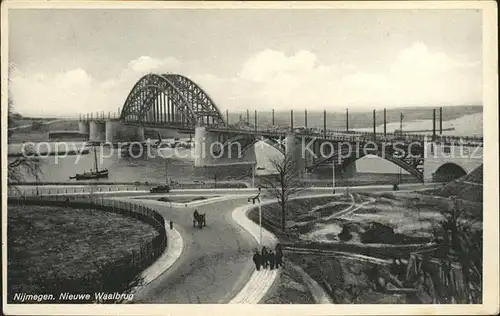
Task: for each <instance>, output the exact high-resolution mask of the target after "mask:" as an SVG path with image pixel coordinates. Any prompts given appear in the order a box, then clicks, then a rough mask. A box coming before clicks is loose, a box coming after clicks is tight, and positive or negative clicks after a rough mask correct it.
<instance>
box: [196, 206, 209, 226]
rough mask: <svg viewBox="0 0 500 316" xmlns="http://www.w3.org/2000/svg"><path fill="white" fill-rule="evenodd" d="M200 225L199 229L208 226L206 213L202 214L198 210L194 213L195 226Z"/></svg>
mask: <svg viewBox="0 0 500 316" xmlns="http://www.w3.org/2000/svg"><path fill="white" fill-rule="evenodd" d="M196 226H198V228H199V229H202V228H203V227H205V226H207V221H206V215H205V213H203V214H200V213H198V211H197V210H195V211H194V213H193V227H196Z"/></svg>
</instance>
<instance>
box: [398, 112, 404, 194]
mask: <svg viewBox="0 0 500 316" xmlns="http://www.w3.org/2000/svg"><path fill="white" fill-rule="evenodd" d="M399 131H400V133H401V138H403V112H401V116H400V117H399ZM401 177H402V176H401V167H399V180H398V184H401Z"/></svg>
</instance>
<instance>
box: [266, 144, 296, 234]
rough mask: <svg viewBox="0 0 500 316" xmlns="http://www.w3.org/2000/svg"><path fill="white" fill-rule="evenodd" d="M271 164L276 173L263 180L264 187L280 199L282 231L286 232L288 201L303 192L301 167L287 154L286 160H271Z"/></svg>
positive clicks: (291, 155)
mask: <svg viewBox="0 0 500 316" xmlns="http://www.w3.org/2000/svg"><path fill="white" fill-rule="evenodd" d="M270 163H271V165H272V166H273V168H274V169H275V170H276V173H275V174H272V175H270V176H267V177H264V178H262V186H263V187H264V189H266V190H267V191H268V192H269V194H271V195H272V196H273V197H275V198H277V199H278V203H279V204H280V206H281V230H282V231H283V232H284V231H285V226H286V225H285V223H286V212H287V204H288V200H289V199H290V197H291V196H292V195H294V194H297V193H298V192H300V191H301V190H303V183H302V182H301V181H300V179H299V177H300V170H299V165H298V163H297V161H296V159H295V157H294V155H293V154H290V153H286V154H285V156H284V158H280V157H276V158H271V159H270Z"/></svg>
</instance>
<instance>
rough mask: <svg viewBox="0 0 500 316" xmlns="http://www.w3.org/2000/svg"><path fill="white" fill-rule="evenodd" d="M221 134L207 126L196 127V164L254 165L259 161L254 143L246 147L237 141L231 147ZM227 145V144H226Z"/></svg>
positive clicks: (199, 165)
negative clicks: (208, 128)
mask: <svg viewBox="0 0 500 316" xmlns="http://www.w3.org/2000/svg"><path fill="white" fill-rule="evenodd" d="M223 144H225V142H224V141H222V139H221V137H220V135H218V134H217V133H215V132H209V131H207V130H206V128H205V127H196V129H195V133H194V166H195V167H210V166H227V165H240V164H241V165H254V164H256V163H257V160H256V157H255V147H254V145H252V146H249V147H248V148H245V147H244V145H240V144H239V143H237V142H235V143H234V144H229V145H230V146H229V147H223V146H222V145H223ZM226 145H227V144H226Z"/></svg>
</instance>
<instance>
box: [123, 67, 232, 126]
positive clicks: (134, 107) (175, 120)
mask: <svg viewBox="0 0 500 316" xmlns="http://www.w3.org/2000/svg"><path fill="white" fill-rule="evenodd" d="M120 120H121V121H124V122H126V123H135V124H152V125H156V126H167V127H183V128H194V127H196V126H216V127H223V126H225V125H226V122H225V121H224V118H223V115H222V113H221V111H220V110H219V108H218V107H217V105H216V104H215V102H214V101H213V100H212V99H211V98H210V97H209V96H208V94H207V93H206V92H205V91H204V90H203V89H202V88H201V87H200V86H198V85H197V84H196V83H194V82H193V81H192V80H190V79H189V78H187V77H184V76H182V75H178V74H147V75H145V76H143V77H142V78H141V79H139V80H138V81H137V82H136V84H135V85H134V87H133V88H132V90H131V91H130V93H129V94H128V96H127V99H126V100H125V103H124V105H123V109H122V111H121V114H120Z"/></svg>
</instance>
